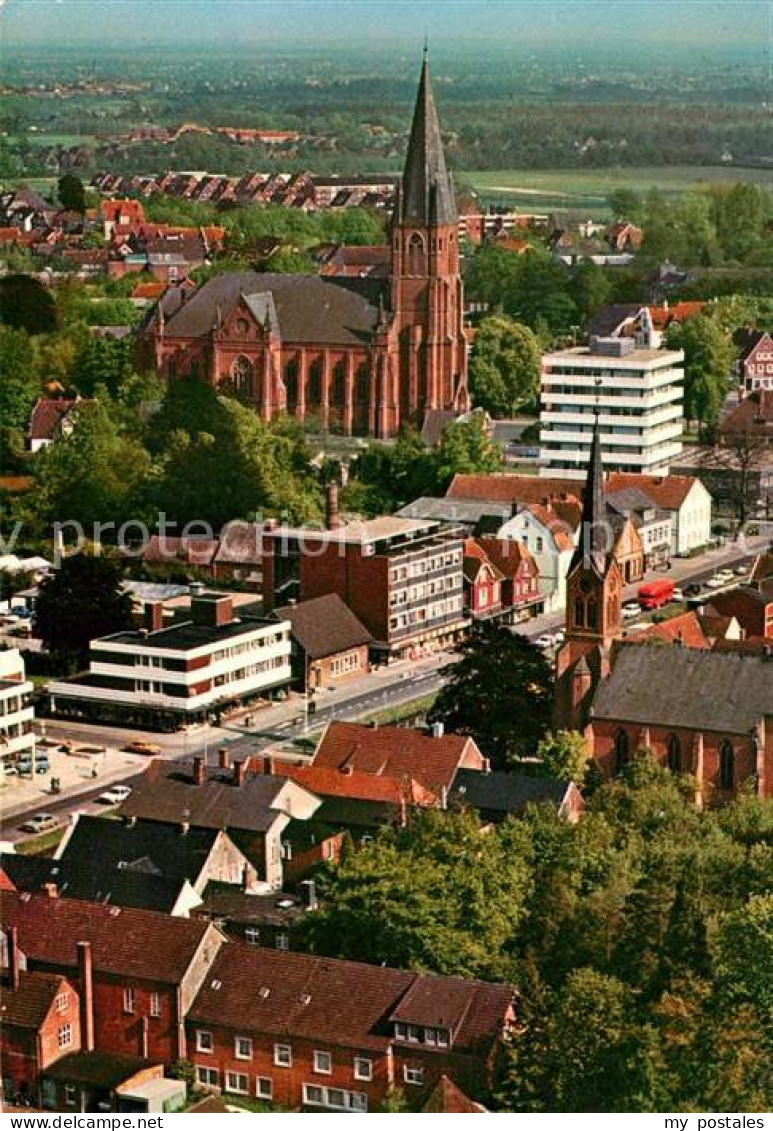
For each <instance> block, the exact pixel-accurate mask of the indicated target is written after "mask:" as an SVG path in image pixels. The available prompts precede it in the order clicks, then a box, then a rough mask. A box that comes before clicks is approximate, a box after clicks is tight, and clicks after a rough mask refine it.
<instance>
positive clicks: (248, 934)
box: [244, 927, 260, 946]
mask: <svg viewBox="0 0 773 1131" xmlns="http://www.w3.org/2000/svg"><path fill="white" fill-rule="evenodd" d="M244 941H245V942H248V943H252V945H253V946H259V945H260V928H259V927H246V928H245V931H244Z"/></svg>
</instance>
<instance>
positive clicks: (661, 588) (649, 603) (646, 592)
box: [636, 579, 674, 609]
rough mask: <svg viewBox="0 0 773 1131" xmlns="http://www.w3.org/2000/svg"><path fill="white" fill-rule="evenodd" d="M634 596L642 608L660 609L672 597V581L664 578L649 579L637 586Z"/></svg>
mask: <svg viewBox="0 0 773 1131" xmlns="http://www.w3.org/2000/svg"><path fill="white" fill-rule="evenodd" d="M636 596H637V598H638V601H639V604H640V605H641V607H642V608H643V609H660V608H662V606H663V605H667V604H668V602H669V601H670V600H672V599H673V596H674V583H673V581H666V580H665V579H663V580H662V581H650V582H648V583H647V585H641V586H640V587H639V590H638V592H637V594H636Z"/></svg>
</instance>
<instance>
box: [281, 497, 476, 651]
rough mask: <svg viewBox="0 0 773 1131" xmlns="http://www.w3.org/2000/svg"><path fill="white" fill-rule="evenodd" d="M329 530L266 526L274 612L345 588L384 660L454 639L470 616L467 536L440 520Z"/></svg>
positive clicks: (383, 521) (385, 521) (389, 520)
mask: <svg viewBox="0 0 773 1131" xmlns="http://www.w3.org/2000/svg"><path fill="white" fill-rule="evenodd" d="M335 523H336V519H335V518H334V517H333V518H332V519H331V520H330V521H329V525H332V526H333V529H328V530H324V531H320V530H314V529H306V528H290V527H281V526H277V527H275V528H269V527H265V528H264V531H263V546H262V561H263V602H264V608H265V609H266V610H271V609H274V608H276V607H277V606H278V607H280V608H281V607H283V606H285V605H286V604H287V603H288V601H289V600H296V601H308V600H311V599H313V598H315V597H322V596H325V595H326V594H329V593H337V594H338V596H339V597H340V598H341V600H342V601H344V603H345V604H346V605H347V606H348V608H349V609H350V610H351V611H352V613H354V615H355V616H356V617H357V619H358V620H359V621H361V623H362V624H363V625H364V626H365V628H366V629H367V630H368V632H369V633H370V635H371V637H372V640H373V643H372V654H373V655H374V656H375V657H376V658H377V659H380V660H381V661H387V662H388V661H389V660H392V659H400V658H407V657H411V656H418V655H421V654H422V653H425V652H430V651H433V650H436V649H437V648H440V647H444V646H446V645H448V644H449V643H451V642H452V641H454V640H455V639H456V638H457V636H458V635H459V633H460V632H461V631H462V629H463V628H464V627H465V624H466V621H465V616H464V608H463V601H464V595H463V577H462V554H463V543H462V539H461V538H460V537H458V536H455V535H453V534H452V533H450V532H449V531H447V530H446V529H445V528H443V527H441V526H440V524H439V523H437V522H422V521H418V520H408V519H401V518H394V517H384V518H375V519H371V520H370V521H367V522H353V523H350V524H348V525H346V526H336V525H335Z"/></svg>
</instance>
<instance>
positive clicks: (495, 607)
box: [462, 538, 504, 620]
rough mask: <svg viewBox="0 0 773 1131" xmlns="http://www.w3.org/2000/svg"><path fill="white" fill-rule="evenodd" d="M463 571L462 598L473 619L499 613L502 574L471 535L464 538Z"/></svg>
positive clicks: (486, 617)
mask: <svg viewBox="0 0 773 1131" xmlns="http://www.w3.org/2000/svg"><path fill="white" fill-rule="evenodd" d="M462 572H463V574H464V602H465V606H466V608H467V611H468V612H469V613H470V614H471V615H472V617H473V619H474V620H480V619H489V618H490V617H493V616H496V615H497V614H498V613H500V612H501V611H502V582H503V581H504V577H503V575H502V573H501V572H500V571H499V568H498V567H497V566H496V565H494V563H493V562H492V561H491V559H490V558H489V557H488V555H487V554H486V551H485V550H484V549H483V547H482V546H481V544H480V543H479V542H478V541H476V540H475V539H474V538H467V539H466V540H465V543H464V558H463V561H462Z"/></svg>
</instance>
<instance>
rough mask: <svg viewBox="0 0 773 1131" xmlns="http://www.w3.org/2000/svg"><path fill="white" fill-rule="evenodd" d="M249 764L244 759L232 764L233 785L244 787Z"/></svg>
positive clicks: (247, 759) (248, 761) (247, 760)
mask: <svg viewBox="0 0 773 1131" xmlns="http://www.w3.org/2000/svg"><path fill="white" fill-rule="evenodd" d="M249 764H250V760H249V758H244V759H243V760H242V761H241V762H234V785H236V786H242V785H244V779H245V778H246V777H247V769H248V768H249Z"/></svg>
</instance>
